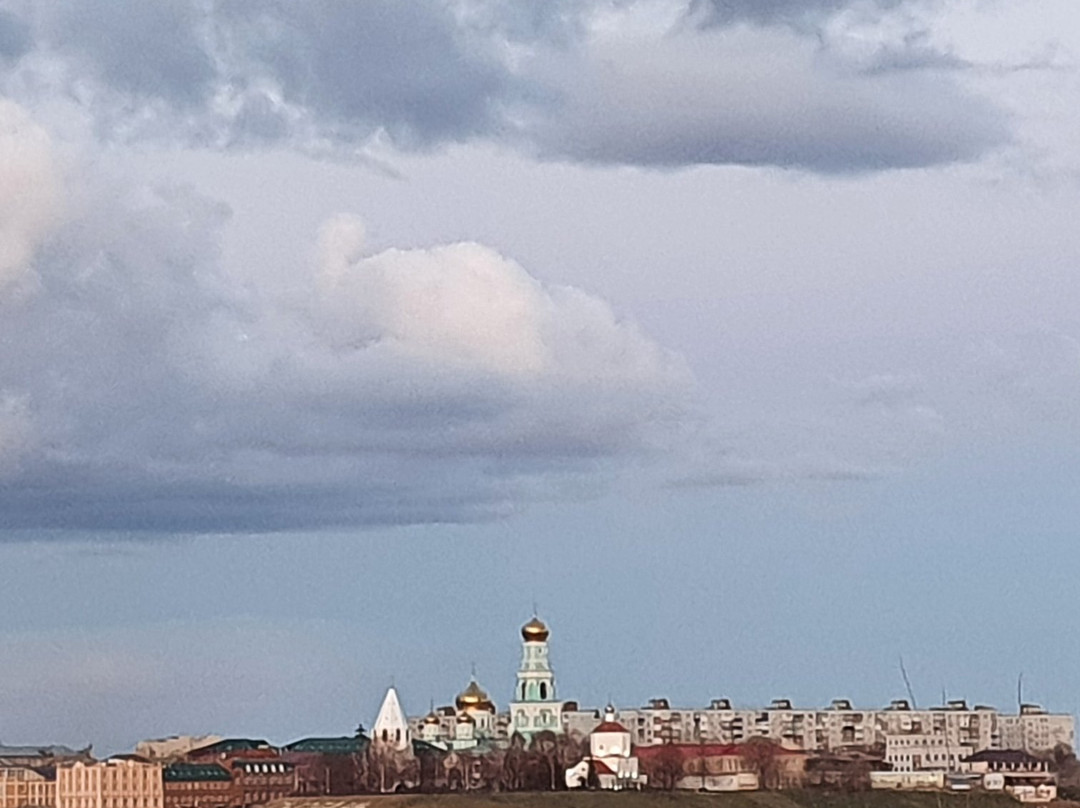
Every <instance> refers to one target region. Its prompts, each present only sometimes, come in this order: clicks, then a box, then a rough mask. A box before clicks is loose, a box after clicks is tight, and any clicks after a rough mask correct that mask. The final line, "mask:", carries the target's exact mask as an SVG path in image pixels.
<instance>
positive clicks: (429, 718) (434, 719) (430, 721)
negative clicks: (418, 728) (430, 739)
mask: <svg viewBox="0 0 1080 808" xmlns="http://www.w3.org/2000/svg"><path fill="white" fill-rule="evenodd" d="M424 723H425V724H427V725H428V726H438V724H439V716H438V715H437V714H436V713H435V711H434V710H432V711H431V712H430V713H428V714H427V715H426V716H424Z"/></svg>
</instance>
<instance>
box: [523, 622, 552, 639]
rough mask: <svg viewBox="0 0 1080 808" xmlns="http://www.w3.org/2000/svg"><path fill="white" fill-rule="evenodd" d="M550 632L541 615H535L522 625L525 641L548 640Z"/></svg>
mask: <svg viewBox="0 0 1080 808" xmlns="http://www.w3.org/2000/svg"><path fill="white" fill-rule="evenodd" d="M549 634H551V632H550V631H548V627H547V626H546V625H545V624H544V621H543V620H541V619H540V618H539V617H534V618H533V619H532V620H530V621H529V622H528V623H526V624H525V625H523V626H522V627H521V636H522V638H523V639H524V640H525V642H547V638H548V635H549Z"/></svg>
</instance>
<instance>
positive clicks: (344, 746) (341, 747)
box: [284, 735, 368, 755]
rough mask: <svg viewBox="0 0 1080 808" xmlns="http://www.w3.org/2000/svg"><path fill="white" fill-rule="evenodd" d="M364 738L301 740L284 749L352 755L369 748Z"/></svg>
mask: <svg viewBox="0 0 1080 808" xmlns="http://www.w3.org/2000/svg"><path fill="white" fill-rule="evenodd" d="M367 745H368V739H367V738H365V737H364V736H362V735H361V736H360V737H349V736H343V737H340V738H301V739H300V740H298V741H293V742H292V743H291V744H289V745H288V746H285V747H284V751H286V752H312V753H316V754H323V755H352V754H355V753H356V752H363V751H364V749H366V748H367Z"/></svg>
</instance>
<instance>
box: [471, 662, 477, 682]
mask: <svg viewBox="0 0 1080 808" xmlns="http://www.w3.org/2000/svg"><path fill="white" fill-rule="evenodd" d="M472 678H473V681H474V682H475V681H476V663H475V662H473V663H472Z"/></svg>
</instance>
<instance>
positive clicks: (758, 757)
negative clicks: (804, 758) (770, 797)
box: [739, 738, 781, 789]
mask: <svg viewBox="0 0 1080 808" xmlns="http://www.w3.org/2000/svg"><path fill="white" fill-rule="evenodd" d="M780 751H781V750H780V747H779V745H778V744H776V743H775V742H773V741H771V740H769V739H768V738H751V739H750V740H748V741H746V742H744V743H743V744H742V745H741V746H740V747H739V754H740V756H741V757H742V759H743V761H744V762H745V763H746V765H747V766H748V767H749V768H750V771H752V772H754V773H755V774H756V775H757V776H758V780H759V782H760V783H761V787H762V788H764V789H774V788H779V786H780V763H779V760H778V759H777V758H778V756H779V754H780Z"/></svg>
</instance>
